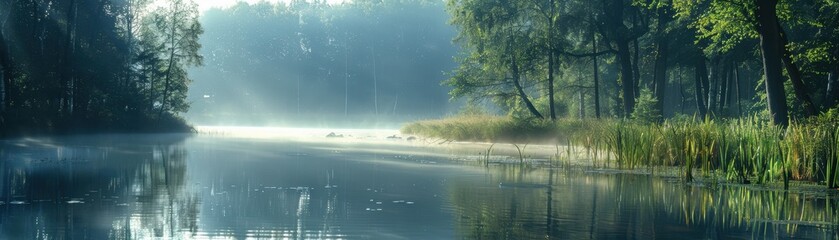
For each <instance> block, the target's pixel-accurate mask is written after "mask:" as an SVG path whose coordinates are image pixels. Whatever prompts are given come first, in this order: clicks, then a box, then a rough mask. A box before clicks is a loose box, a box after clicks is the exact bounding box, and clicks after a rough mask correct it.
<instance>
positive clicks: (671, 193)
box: [449, 166, 839, 239]
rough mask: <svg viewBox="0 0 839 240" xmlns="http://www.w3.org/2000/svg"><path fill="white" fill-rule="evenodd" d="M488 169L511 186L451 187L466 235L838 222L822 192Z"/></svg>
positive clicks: (826, 229)
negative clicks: (702, 185)
mask: <svg viewBox="0 0 839 240" xmlns="http://www.w3.org/2000/svg"><path fill="white" fill-rule="evenodd" d="M517 171H518V172H517ZM490 172H491V173H490V174H489V176H488V179H487V180H488V182H489V183H490V184H492V185H495V184H498V183H509V184H507V185H508V186H510V187H489V188H486V187H483V188H482V187H476V185H475V184H474V183H468V182H464V181H455V182H453V183H452V185H450V186H449V189H450V190H449V191H450V200H451V201H452V203H453V204H454V205H455V207H456V208H455V209H456V210H455V214H456V215H455V224H456V225H457V226H456V229H457V231H458V234H459V235H460V237H462V238H467V239H498V238H505V239H535V238H545V237H546V236H548V237H562V238H570V239H589V238H640V239H647V238H653V237H657V238H684V237H687V236H694V237H705V238H719V237H726V236H727V237H735V236H736V237H753V238H765V237H771V236H787V235H790V236H794V237H796V238H814V237H815V238H825V237H827V238H830V237H831V236H834V234H836V233H837V230H836V229H837V223H839V222H838V221H839V220H837V219H838V218H837V217H839V209H837V206H836V205H837V200H836V199H835V196H831V194H827V193H824V192H822V193H788V192H783V191H768V190H758V189H749V188H744V187H738V186H716V187H713V188H708V187H695V186H683V185H679V184H675V183H670V182H667V180H666V179H661V178H654V177H649V176H642V175H623V174H588V173H581V172H569V171H565V170H544V169H543V170H533V169H527V168H524V169H521V168H519V167H518V166H499V167H496V168H491V169H490ZM479 185H480V184H479ZM674 233H675V234H674ZM668 234H669V235H668Z"/></svg>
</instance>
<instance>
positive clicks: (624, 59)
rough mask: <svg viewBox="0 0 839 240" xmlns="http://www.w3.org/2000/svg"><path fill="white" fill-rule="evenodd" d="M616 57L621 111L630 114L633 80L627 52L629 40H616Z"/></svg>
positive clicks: (633, 97)
mask: <svg viewBox="0 0 839 240" xmlns="http://www.w3.org/2000/svg"><path fill="white" fill-rule="evenodd" d="M617 46H618V52H617V55H618V59H619V61H620V67H621V82H622V84H623V111H624V115H625V116H629V115H630V114H632V110H633V109H635V81H634V79H633V75H634V73H633V72H632V61H631V60H630V58H632V56H630V53H629V42H628V41H626V40H618V41H617Z"/></svg>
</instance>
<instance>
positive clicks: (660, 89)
mask: <svg viewBox="0 0 839 240" xmlns="http://www.w3.org/2000/svg"><path fill="white" fill-rule="evenodd" d="M656 48H657V49H656V55H655V66H654V67H653V68H654V70H653V74H654V76H653V79H655V85H654V87H655V88H654V93H655V98H656V100H658V101H657V102H656V108H657V109H658V111H659V112H660V113H661V114H664V93H665V92H666V91H667V54H668V49H667V41H666V40H665V38H664V37H663V36H659V39H658V40H657V43H656Z"/></svg>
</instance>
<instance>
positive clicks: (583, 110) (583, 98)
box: [578, 91, 586, 119]
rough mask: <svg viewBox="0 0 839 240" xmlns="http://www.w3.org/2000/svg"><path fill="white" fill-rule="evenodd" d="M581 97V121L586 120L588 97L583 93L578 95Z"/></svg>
mask: <svg viewBox="0 0 839 240" xmlns="http://www.w3.org/2000/svg"><path fill="white" fill-rule="evenodd" d="M578 94H579V95H580V119H584V118H586V95H585V94H583V91H580V92H579V93H578Z"/></svg>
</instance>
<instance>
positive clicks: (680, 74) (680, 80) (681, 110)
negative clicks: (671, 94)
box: [676, 66, 687, 113]
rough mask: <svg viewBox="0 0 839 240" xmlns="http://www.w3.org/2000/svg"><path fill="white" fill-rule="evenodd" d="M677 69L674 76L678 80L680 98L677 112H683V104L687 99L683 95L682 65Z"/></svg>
mask: <svg viewBox="0 0 839 240" xmlns="http://www.w3.org/2000/svg"><path fill="white" fill-rule="evenodd" d="M677 71H678V76H677V77H676V79H677V81H679V99H681V100H682V103H681V104H680V105H679V107H680V110H679V112H681V113H684V112H685V104H686V102H687V100H686V98H687V96H685V84H684V82H683V81H682V67H681V66H680V67H679V68H678V70H677Z"/></svg>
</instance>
